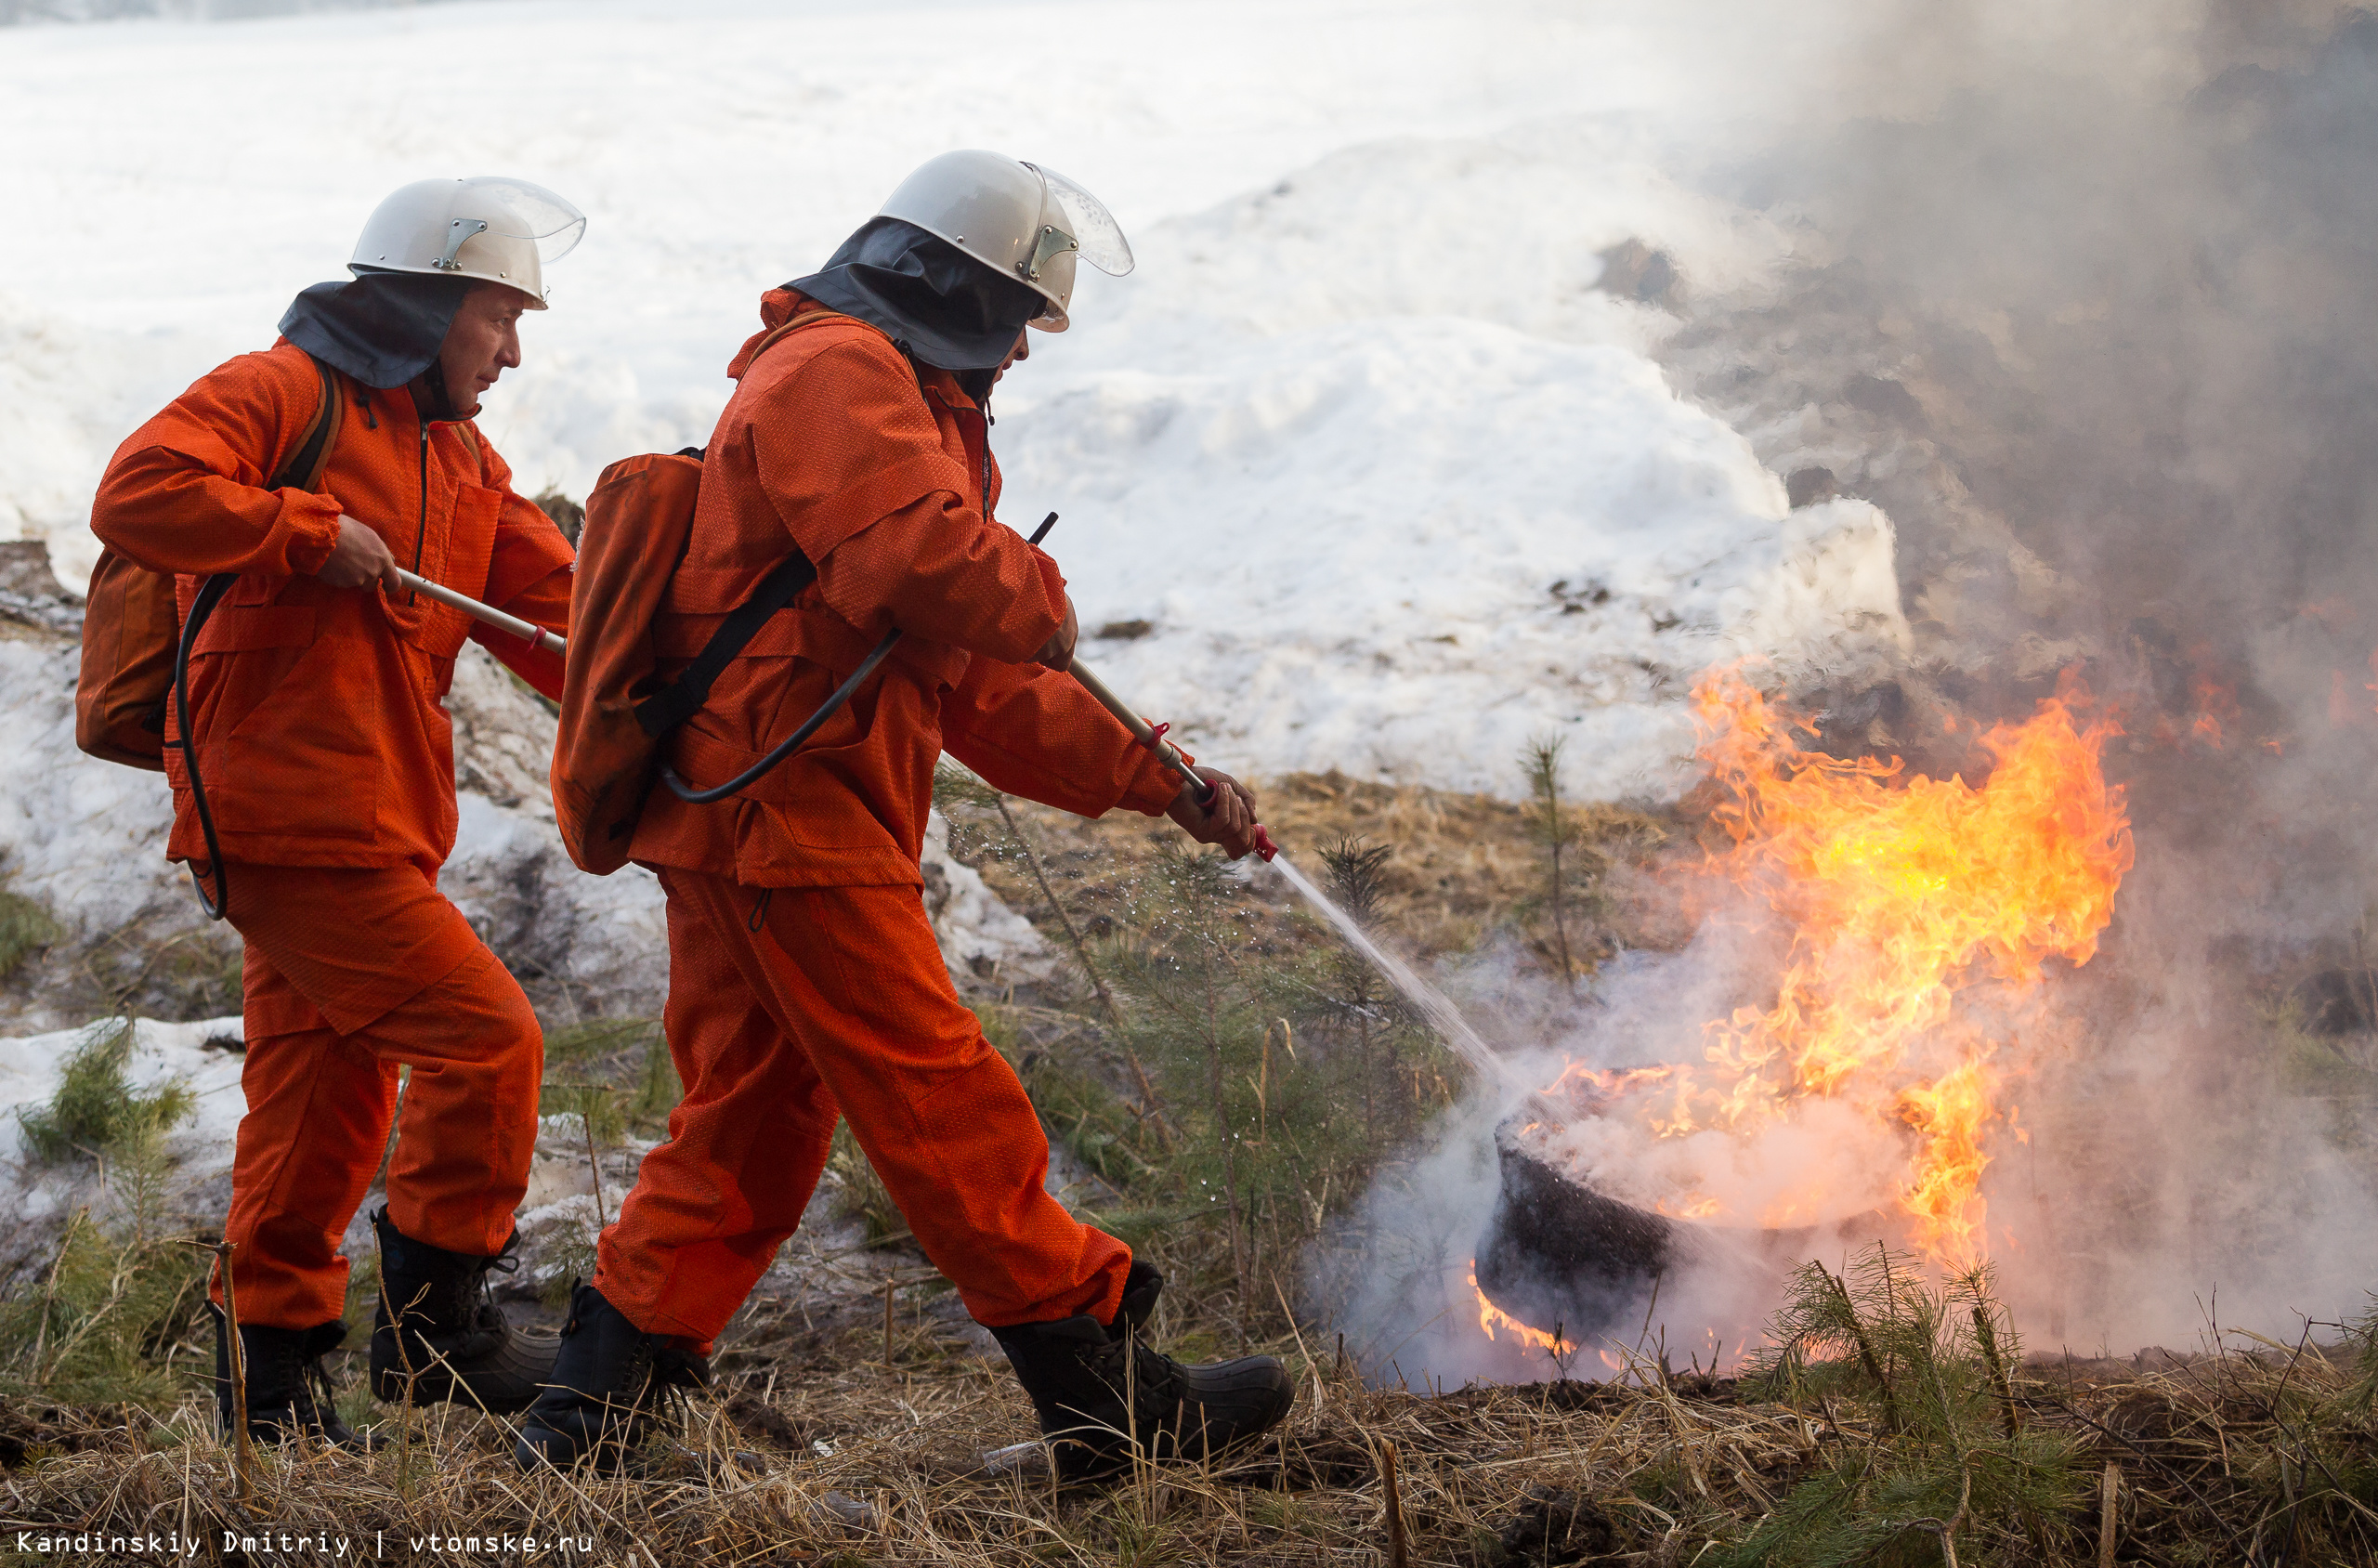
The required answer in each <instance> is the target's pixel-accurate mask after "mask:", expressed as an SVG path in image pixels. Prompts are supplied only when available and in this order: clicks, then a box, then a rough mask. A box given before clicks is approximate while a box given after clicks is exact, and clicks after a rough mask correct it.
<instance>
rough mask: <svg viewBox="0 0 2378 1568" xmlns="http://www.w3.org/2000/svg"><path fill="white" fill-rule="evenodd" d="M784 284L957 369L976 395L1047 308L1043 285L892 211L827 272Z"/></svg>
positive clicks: (924, 358) (939, 365) (926, 359)
mask: <svg viewBox="0 0 2378 1568" xmlns="http://www.w3.org/2000/svg"><path fill="white" fill-rule="evenodd" d="M785 287H786V288H789V289H797V290H799V291H800V292H801V293H803V294H807V295H808V296H809V297H810V298H812V299H814V300H816V301H817V303H818V304H820V305H823V306H825V307H827V308H828V309H830V310H839V311H841V312H843V314H844V315H846V316H856V317H857V318H858V319H859V320H862V321H865V322H866V323H867V324H868V325H869V326H871V327H876V328H880V329H881V330H882V332H883V333H884V334H885V335H886V336H888V337H890V338H891V339H892V341H893V342H894V343H895V344H897V345H899V347H900V352H902V353H903V354H906V355H908V358H910V359H914V360H916V361H917V362H918V363H920V364H925V365H931V366H933V367H934V368H935V369H937V370H945V371H950V372H956V373H957V375H958V379H959V385H961V386H963V387H965V389H966V391H967V394H968V395H969V396H970V397H972V398H973V399H974V400H975V401H977V402H980V401H982V399H983V398H984V396H985V395H986V394H987V393H988V391H989V390H990V375H989V372H993V371H996V370H998V369H999V368H1000V365H1001V364H1003V363H1005V362H1006V360H1007V357H1008V355H1009V354H1010V353H1011V352H1012V351H1013V349H1014V347H1015V340H1016V338H1017V336H1018V335H1019V334H1020V333H1023V331H1024V327H1025V323H1026V322H1027V321H1030V320H1032V319H1033V318H1034V317H1036V316H1039V315H1040V314H1041V313H1042V312H1044V311H1046V310H1047V309H1048V308H1049V302H1048V301H1047V300H1046V299H1044V298H1042V297H1041V295H1040V293H1039V290H1037V289H1034V288H1030V287H1028V286H1026V284H1024V283H1021V282H1019V281H1016V280H1014V279H1013V278H1002V277H1000V274H999V273H998V272H996V271H994V270H993V269H991V268H988V267H986V266H984V265H983V264H982V263H981V262H979V261H976V260H975V259H974V258H973V256H970V255H967V254H966V253H965V252H963V251H961V250H960V249H959V248H958V247H957V246H955V245H953V244H950V243H949V242H947V241H944V240H938V239H935V238H934V236H933V235H931V234H928V233H926V232H925V231H924V230H923V229H919V228H918V227H917V226H916V225H915V224H913V223H905V222H903V221H901V220H900V219H898V218H896V217H875V218H869V219H868V220H867V222H865V223H863V224H861V225H860V226H859V228H858V230H857V232H856V233H854V234H853V235H852V236H851V237H850V238H849V239H847V240H845V241H843V243H842V248H841V249H839V250H837V251H836V252H835V253H834V255H833V257H832V259H831V260H830V261H828V262H827V263H826V265H825V267H824V268H822V269H820V270H819V271H817V272H813V273H811V274H810V275H809V276H808V277H806V278H796V279H794V280H793V281H791V282H790V283H787V284H786V285H785ZM967 372H977V373H974V374H969V373H967Z"/></svg>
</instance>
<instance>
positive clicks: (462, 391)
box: [438, 283, 529, 419]
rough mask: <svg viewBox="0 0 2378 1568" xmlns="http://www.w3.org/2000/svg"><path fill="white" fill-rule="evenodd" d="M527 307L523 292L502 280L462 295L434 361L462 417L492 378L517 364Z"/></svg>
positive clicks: (467, 415) (468, 413)
mask: <svg viewBox="0 0 2378 1568" xmlns="http://www.w3.org/2000/svg"><path fill="white" fill-rule="evenodd" d="M528 308H529V301H528V297H527V296H526V295H524V294H521V293H520V291H519V290H517V289H512V288H506V287H505V286H504V285H503V284H502V283H481V284H479V285H477V287H475V288H473V289H472V290H471V292H470V293H469V294H465V295H464V297H463V307H462V308H461V309H460V310H457V311H456V312H454V320H453V324H452V325H451V326H449V327H448V328H447V329H446V341H445V343H443V344H442V345H440V346H439V347H438V367H439V368H440V369H441V370H443V371H444V372H446V395H447V397H449V398H450V399H452V400H453V404H454V408H455V410H456V412H459V413H461V414H462V416H463V417H464V418H465V419H468V418H470V417H471V416H472V415H473V414H476V413H477V412H478V403H479V399H481V398H482V397H484V396H486V394H487V389H488V388H489V387H490V386H493V385H495V378H496V377H498V376H500V375H502V374H503V372H505V371H507V370H511V369H513V368H514V367H516V365H518V364H519V363H520V313H521V312H522V311H524V310H526V309H528Z"/></svg>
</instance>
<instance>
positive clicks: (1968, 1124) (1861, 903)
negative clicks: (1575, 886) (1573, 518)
mask: <svg viewBox="0 0 2378 1568" xmlns="http://www.w3.org/2000/svg"><path fill="white" fill-rule="evenodd" d="M2085 700H2086V694H2085V693H2083V692H2081V691H2080V690H2079V688H2078V687H2077V686H2074V687H2072V688H2071V689H2070V690H2068V691H2065V692H2064V693H2062V694H2060V695H2059V696H2058V698H2056V699H2050V700H2047V701H2045V702H2043V703H2041V704H2040V706H2039V711H2038V712H2037V713H2035V714H2034V715H2033V716H2032V718H2031V719H2030V720H2028V721H2027V722H2025V723H2023V724H2021V725H1996V726H1994V727H1993V728H1991V729H1990V730H1988V731H1987V732H1985V733H1983V734H1982V735H1981V736H1980V737H1979V740H1980V744H1981V745H1982V747H1983V748H1984V749H1985V750H1987V751H1988V752H1989V753H1990V755H1991V756H1992V758H1993V767H1992V769H1991V773H1990V777H1989V778H1988V779H1987V780H1986V781H1985V782H1984V783H1982V784H1980V785H1979V786H1975V785H1970V784H1967V783H1966V781H1965V779H1964V778H1963V777H1949V778H1946V779H1936V778H1927V777H1920V776H1910V775H1908V774H1907V773H1906V771H1905V769H1904V767H1903V765H1902V764H1901V762H1900V761H1899V760H1898V759H1897V758H1893V759H1891V760H1889V761H1887V762H1886V761H1881V760H1877V759H1875V758H1860V759H1855V760H1844V759H1840V758H1836V757H1832V756H1828V755H1826V754H1824V753H1822V752H1818V751H1810V750H1807V749H1806V748H1805V747H1804V746H1803V745H1802V744H1801V741H1800V737H1802V736H1808V735H1810V731H1809V730H1808V729H1807V726H1806V725H1803V724H1801V723H1800V722H1799V721H1797V720H1796V719H1794V718H1793V717H1791V716H1790V715H1788V714H1784V713H1781V712H1778V711H1776V710H1773V709H1770V706H1769V704H1768V703H1767V701H1766V699H1764V698H1763V697H1761V696H1760V695H1759V693H1758V691H1757V689H1756V688H1755V687H1753V686H1751V685H1750V684H1749V682H1748V681H1746V680H1745V679H1744V677H1743V675H1742V674H1741V673H1740V670H1739V668H1737V667H1725V668H1721V669H1718V670H1716V671H1712V672H1711V673H1708V674H1707V675H1705V676H1704V677H1703V679H1702V680H1701V682H1700V683H1699V684H1698V685H1697V686H1695V688H1694V690H1693V696H1692V702H1693V711H1694V714H1695V718H1696V721H1697V724H1698V727H1699V729H1700V733H1701V743H1700V748H1699V751H1700V756H1701V759H1702V761H1703V764H1705V767H1706V768H1707V770H1708V773H1709V775H1710V777H1712V778H1713V779H1714V780H1716V781H1717V782H1718V784H1719V785H1720V786H1721V788H1722V789H1723V791H1724V792H1725V798H1724V799H1723V801H1722V802H1721V804H1719V805H1718V807H1717V808H1716V809H1715V810H1714V811H1713V812H1712V814H1711V816H1712V819H1713V820H1714V821H1715V822H1716V823H1717V825H1718V827H1719V828H1720V829H1722V830H1724V832H1725V833H1726V834H1727V835H1728V837H1729V838H1730V839H1731V841H1732V842H1731V846H1730V847H1729V848H1728V849H1727V850H1725V851H1724V852H1722V853H1720V854H1718V855H1715V856H1712V860H1711V869H1712V870H1713V871H1715V872H1716V873H1718V874H1719V875H1721V876H1724V877H1726V878H1728V879H1730V880H1731V881H1732V882H1735V883H1737V884H1739V885H1740V886H1742V887H1744V888H1745V889H1748V890H1750V891H1751V892H1752V893H1754V894H1755V895H1757V896H1758V897H1760V898H1761V899H1763V901H1764V902H1765V903H1766V904H1767V905H1768V907H1769V908H1770V909H1771V910H1773V911H1774V912H1775V913H1776V914H1777V915H1778V916H1779V917H1781V918H1782V919H1783V921H1786V922H1787V923H1788V926H1789V928H1790V930H1791V931H1792V933H1793V935H1792V942H1791V947H1790V949H1789V952H1788V955H1787V958H1786V961H1785V965H1784V970H1783V975H1782V977H1781V980H1780V983H1779V985H1778V987H1777V990H1776V997H1775V1000H1774V1002H1773V1004H1772V1005H1771V1006H1769V1007H1767V1008H1765V1009H1763V1010H1762V1009H1758V1008H1744V1009H1740V1010H1738V1011H1737V1012H1735V1013H1733V1014H1732V1016H1731V1017H1729V1018H1725V1019H1722V1020H1719V1021H1718V1022H1717V1023H1715V1024H1713V1025H1711V1026H1710V1028H1709V1035H1710V1043H1709V1046H1708V1049H1707V1051H1706V1052H1705V1054H1706V1057H1707V1063H1708V1065H1707V1067H1706V1068H1705V1069H1704V1068H1691V1067H1687V1068H1650V1069H1634V1070H1633V1071H1631V1072H1629V1073H1626V1074H1609V1073H1603V1074H1593V1073H1582V1072H1580V1071H1579V1070H1578V1069H1575V1068H1572V1069H1571V1070H1570V1071H1569V1072H1568V1073H1564V1074H1563V1075H1562V1079H1561V1082H1562V1084H1563V1085H1566V1086H1568V1087H1570V1088H1571V1090H1572V1091H1573V1092H1574V1091H1576V1090H1578V1089H1585V1090H1588V1091H1591V1092H1592V1095H1593V1097H1594V1098H1596V1099H1606V1098H1610V1097H1616V1096H1627V1095H1632V1096H1635V1097H1637V1098H1638V1100H1639V1114H1640V1115H1641V1116H1642V1117H1644V1118H1645V1120H1646V1122H1647V1124H1648V1125H1649V1126H1650V1127H1651V1128H1652V1129H1653V1130H1654V1131H1655V1132H1657V1133H1658V1134H1660V1135H1662V1136H1676V1135H1680V1134H1682V1133H1686V1132H1692V1131H1699V1130H1705V1129H1709V1128H1720V1129H1733V1130H1749V1129H1753V1128H1756V1127H1757V1126H1758V1125H1760V1124H1761V1123H1764V1122H1766V1121H1769V1120H1771V1119H1773V1118H1775V1117H1780V1116H1783V1115H1784V1114H1785V1113H1786V1112H1787V1111H1788V1109H1789V1107H1790V1105H1791V1104H1792V1103H1793V1102H1794V1101H1795V1100H1796V1099H1798V1098H1800V1097H1804V1096H1820V1097H1827V1098H1835V1099H1843V1100H1847V1101H1849V1103H1851V1104H1856V1105H1859V1106H1861V1107H1865V1108H1871V1109H1872V1111H1873V1113H1874V1114H1875V1115H1877V1116H1882V1117H1895V1118H1896V1119H1897V1120H1899V1121H1900V1122H1901V1123H1903V1124H1904V1125H1905V1126H1906V1127H1907V1128H1908V1129H1910V1130H1911V1131H1912V1133H1913V1140H1912V1141H1913V1144H1914V1155H1913V1156H1912V1159H1911V1163H1910V1167H1909V1170H1908V1172H1907V1177H1906V1181H1905V1183H1904V1186H1903V1188H1902V1191H1901V1206H1902V1207H1903V1208H1904V1209H1905V1210H1906V1211H1907V1213H1908V1214H1909V1215H1910V1216H1911V1217H1912V1220H1913V1222H1914V1230H1915V1233H1916V1235H1917V1238H1918V1239H1919V1240H1920V1242H1921V1243H1922V1244H1923V1245H1924V1247H1925V1248H1927V1251H1929V1252H1931V1253H1932V1254H1934V1255H1935V1256H1938V1257H1943V1258H1949V1259H1965V1258H1968V1257H1972V1256H1975V1255H1978V1254H1979V1253H1980V1252H1981V1251H1983V1250H1984V1249H1986V1247H1987V1241H1988V1233H1987V1231H1986V1229H1985V1228H1984V1227H1985V1222H1986V1219H1987V1214H1986V1209H1985V1206H1984V1203H1983V1200H1982V1198H1981V1197H1980V1196H1979V1185H1980V1181H1981V1175H1982V1171H1983V1169H1985V1168H1986V1167H1987V1166H1988V1165H1989V1163H1990V1155H1989V1152H1988V1147H1987V1139H1986V1133H1987V1131H1988V1130H1989V1128H1990V1127H1991V1124H1992V1123H1993V1121H1997V1120H1999V1119H2001V1118H2000V1117H1998V1115H1997V1113H1996V1111H1995V1110H1994V1109H1993V1105H1994V1101H1993V1096H1994V1095H1995V1093H1996V1092H1997V1091H1998V1090H1999V1089H2000V1087H2001V1086H2002V1084H2003V1083H2004V1082H2005V1081H2006V1079H2007V1078H2008V1077H2009V1076H2010V1075H2009V1072H2008V1070H2007V1069H2006V1066H2004V1065H2002V1064H2001V1060H2000V1059H2001V1057H2002V1056H2003V1054H2004V1053H2005V1052H2006V1051H2007V1050H2008V1049H2009V1047H2011V1046H2012V1045H2014V1044H2015V1043H2016V1042H2015V1041H2013V1040H2011V1039H2004V1038H1993V1037H1992V1036H1991V1035H1990V1034H1989V1033H1988V1032H1987V1031H1986V1030H1985V1029H1983V1028H1982V1027H1980V1026H1978V1025H1976V1024H1973V1023H1972V1022H1970V1021H1968V1020H1966V1019H1964V1018H1963V1017H1961V1016H1960V1013H1959V1010H1958V1005H1957V1002H1958V997H1959V994H1960V993H1961V992H1963V991H1965V990H1966V988H1967V987H1971V986H1973V985H1974V984H1976V983H1977V982H1979V981H1982V980H1985V979H1991V980H1995V981H1997V982H1999V983H2001V984H2002V985H2004V986H2006V987H2012V988H2014V989H2015V990H2016V991H2018V992H2019V991H2023V990H2028V989H2029V988H2031V987H2036V986H2037V985H2038V983H2039V980H2040V977H2041V973H2042V970H2043V966H2044V965H2045V963H2046V962H2047V960H2050V959H2052V958H2053V959H2062V960H2065V961H2066V962H2068V963H2071V964H2074V965H2079V964H2084V963H2086V962H2088V961H2089V960H2090V959H2091V958H2092V957H2094V956H2095V954H2096V952H2097V938H2098V935H2099V934H2100V933H2102V932H2103V931H2104V930H2105V928H2106V926H2107V924H2108V922H2109V921H2110V920H2111V919H2112V918H2113V902H2114V894H2115V890H2116V889H2117V888H2118V887H2120V885H2121V883H2122V878H2123V873H2124V872H2126V871H2127V870H2128V869H2130V864H2131V839H2130V829H2129V822H2128V818H2127V816H2126V814H2125V811H2124V807H2123V792H2122V791H2121V790H2120V789H2119V788H2118V787H2114V786H2110V785H2108V784H2107V783H2106V781H2105V776H2104V774H2103V772H2102V770H2101V769H2100V766H2099V763H2098V755H2099V752H2100V751H2101V750H2102V748H2103V746H2104V744H2105V741H2106V739H2107V738H2109V737H2110V736H2111V735H2113V734H2116V733H2119V732H2118V731H2117V730H2116V729H2115V728H2114V726H2113V725H2112V724H2111V723H2110V721H2108V720H2103V719H2100V720H2098V721H2097V722H2095V723H2094V724H2090V725H2085V726H2084V725H2081V724H2078V723H2076V719H2075V709H2076V708H2080V707H2082V706H2083V705H2084V703H2085ZM2207 706H2208V708H2209V709H2210V710H2211V711H2213V712H2224V711H2223V710H2222V709H2221V708H2220V705H2219V704H2218V702H2217V701H2216V702H2215V703H2210V704H2207ZM2230 712H2233V711H2230ZM1653 1091H1656V1092H1653ZM1683 1201H1684V1204H1685V1208H1684V1212H1685V1213H1686V1214H1688V1215H1693V1216H1695V1217H1698V1216H1699V1215H1700V1214H1702V1213H1704V1212H1706V1211H1708V1209H1714V1206H1713V1205H1712V1206H1706V1207H1705V1200H1702V1199H1701V1198H1700V1197H1699V1195H1694V1196H1692V1197H1688V1198H1687V1199H1685V1200H1683Z"/></svg>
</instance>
